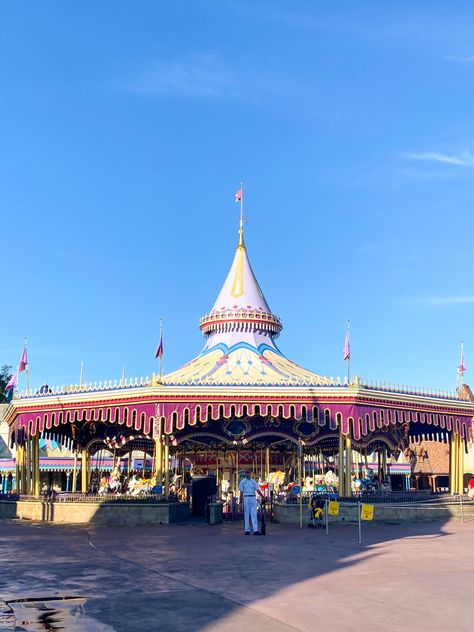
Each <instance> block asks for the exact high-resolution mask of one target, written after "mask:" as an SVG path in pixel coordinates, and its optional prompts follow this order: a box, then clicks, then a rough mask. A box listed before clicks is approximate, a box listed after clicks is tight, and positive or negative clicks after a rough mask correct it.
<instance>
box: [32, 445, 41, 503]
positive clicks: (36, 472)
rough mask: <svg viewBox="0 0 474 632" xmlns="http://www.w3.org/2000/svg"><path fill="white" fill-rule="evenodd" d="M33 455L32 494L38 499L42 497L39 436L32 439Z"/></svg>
mask: <svg viewBox="0 0 474 632" xmlns="http://www.w3.org/2000/svg"><path fill="white" fill-rule="evenodd" d="M31 448H32V450H31V455H32V493H33V495H34V496H36V498H38V497H39V495H40V468H39V434H36V435H35V436H34V437H32V439H31Z"/></svg>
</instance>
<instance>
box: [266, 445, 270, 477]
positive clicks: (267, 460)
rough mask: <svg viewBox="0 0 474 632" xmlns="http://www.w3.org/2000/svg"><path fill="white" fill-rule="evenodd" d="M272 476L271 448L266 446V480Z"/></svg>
mask: <svg viewBox="0 0 474 632" xmlns="http://www.w3.org/2000/svg"><path fill="white" fill-rule="evenodd" d="M269 478H270V448H269V447H267V448H265V480H266V481H268V479H269Z"/></svg>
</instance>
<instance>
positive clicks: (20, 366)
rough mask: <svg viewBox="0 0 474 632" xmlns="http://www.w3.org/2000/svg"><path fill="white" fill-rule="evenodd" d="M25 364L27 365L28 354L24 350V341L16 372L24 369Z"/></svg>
mask: <svg viewBox="0 0 474 632" xmlns="http://www.w3.org/2000/svg"><path fill="white" fill-rule="evenodd" d="M27 366H28V355H27V352H26V342H25V346H24V347H23V353H22V354H21V358H20V362H19V363H18V373H21V372H22V371H25V369H26V367H27Z"/></svg>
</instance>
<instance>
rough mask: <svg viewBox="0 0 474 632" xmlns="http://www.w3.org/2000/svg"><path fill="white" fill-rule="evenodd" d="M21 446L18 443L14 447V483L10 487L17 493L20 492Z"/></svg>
mask: <svg viewBox="0 0 474 632" xmlns="http://www.w3.org/2000/svg"><path fill="white" fill-rule="evenodd" d="M20 472H21V446H19V445H18V444H17V445H16V448H15V479H16V480H15V485H14V486H13V488H12V489H15V490H16V493H17V494H21V489H20V487H21V473H20Z"/></svg>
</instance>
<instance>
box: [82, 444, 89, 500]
mask: <svg viewBox="0 0 474 632" xmlns="http://www.w3.org/2000/svg"><path fill="white" fill-rule="evenodd" d="M88 469H89V468H88V463H87V450H86V448H82V450H81V492H82V493H83V494H86V493H87V490H88V487H89V477H88V473H89V472H88Z"/></svg>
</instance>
